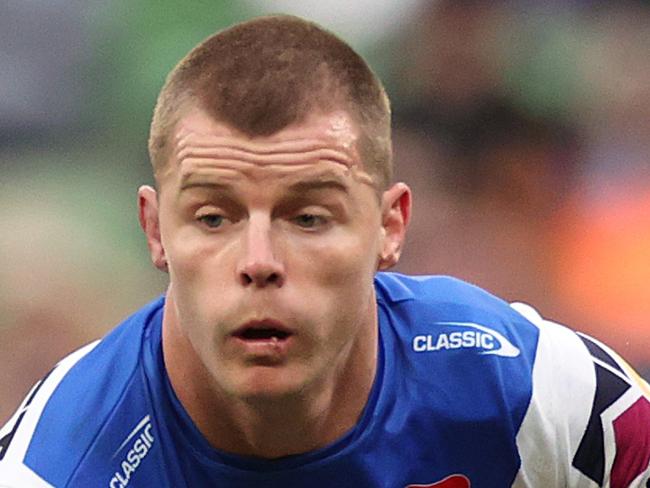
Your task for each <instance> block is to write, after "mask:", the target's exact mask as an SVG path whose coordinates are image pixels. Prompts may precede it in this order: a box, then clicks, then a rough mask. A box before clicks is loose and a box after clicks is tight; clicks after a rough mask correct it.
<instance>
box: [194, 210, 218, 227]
mask: <svg viewBox="0 0 650 488" xmlns="http://www.w3.org/2000/svg"><path fill="white" fill-rule="evenodd" d="M197 220H198V221H199V222H202V223H204V224H205V225H207V226H208V227H210V228H211V229H215V228H217V227H220V226H221V224H223V220H224V219H223V215H218V214H210V215H203V216H201V217H199V218H198V219H197Z"/></svg>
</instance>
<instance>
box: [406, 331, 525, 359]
mask: <svg viewBox="0 0 650 488" xmlns="http://www.w3.org/2000/svg"><path fill="white" fill-rule="evenodd" d="M437 324H438V325H442V326H450V327H455V328H459V329H465V330H457V331H452V332H440V333H438V334H422V335H416V336H415V337H414V338H413V344H412V345H413V350H414V351H415V352H440V351H449V350H454V349H477V350H480V353H479V354H492V355H495V356H502V357H506V358H516V357H517V356H519V354H520V353H521V352H520V351H519V349H518V348H517V347H515V346H514V345H513V344H512V343H511V342H510V341H509V340H508V339H507V338H506V337H504V336H503V334H501V333H499V332H497V331H496V330H494V329H490V328H489V327H486V326H484V325H481V324H476V323H474V322H437Z"/></svg>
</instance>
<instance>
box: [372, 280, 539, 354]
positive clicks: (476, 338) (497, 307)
mask: <svg viewBox="0 0 650 488" xmlns="http://www.w3.org/2000/svg"><path fill="white" fill-rule="evenodd" d="M376 288H377V295H378V302H379V303H380V305H383V306H384V308H385V309H387V310H388V311H389V313H390V314H391V317H392V319H393V320H392V325H393V327H394V328H395V329H397V331H398V333H399V334H401V335H403V336H404V335H406V336H408V337H411V339H412V341H411V342H412V347H413V349H414V350H415V352H423V349H422V348H423V347H425V343H424V342H423V341H424V340H425V339H426V350H427V351H428V352H438V351H441V348H443V349H461V350H465V349H471V350H472V351H473V352H474V353H477V354H482V355H487V356H492V355H494V356H509V357H513V358H514V357H520V359H523V360H524V361H525V362H527V363H528V364H530V365H532V363H533V361H534V355H535V351H536V348H537V340H538V335H539V329H538V327H536V326H535V325H534V324H533V323H531V322H530V320H529V319H528V318H527V317H525V316H524V315H522V314H521V313H520V312H519V311H518V310H516V309H514V308H513V307H511V306H510V304H509V303H508V302H506V301H504V300H502V299H500V298H498V297H496V296H494V295H492V294H491V293H489V292H487V291H485V290H483V289H481V288H479V287H478V286H475V285H472V284H470V283H467V282H464V281H461V280H459V279H456V278H452V277H448V276H406V275H401V274H397V273H379V274H378V275H377V277H376ZM463 337H464V341H463ZM459 338H460V339H459ZM405 339H406V337H402V340H405ZM470 342H472V344H470ZM518 351H521V352H522V353H523V354H521V355H520V354H518Z"/></svg>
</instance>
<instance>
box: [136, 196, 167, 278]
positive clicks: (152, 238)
mask: <svg viewBox="0 0 650 488" xmlns="http://www.w3.org/2000/svg"><path fill="white" fill-rule="evenodd" d="M138 216H139V218H140V227H142V230H143V231H144V234H145V235H146V236H147V245H148V246H149V253H150V254H151V261H152V262H153V264H154V266H155V267H156V268H158V269H159V270H160V271H165V272H167V258H166V257H165V249H164V248H163V245H162V240H161V239H160V218H159V216H158V198H157V196H156V190H154V189H153V188H152V187H150V186H148V185H143V186H141V187H140V188H139V189H138Z"/></svg>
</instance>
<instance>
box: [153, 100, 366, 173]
mask: <svg viewBox="0 0 650 488" xmlns="http://www.w3.org/2000/svg"><path fill="white" fill-rule="evenodd" d="M358 140H359V130H358V128H357V126H356V124H355V123H354V122H353V119H352V117H350V115H349V114H348V113H347V112H345V111H343V110H341V111H333V112H330V113H328V114H322V113H312V114H310V115H309V116H308V117H307V118H306V120H304V121H302V122H301V123H298V124H294V125H292V126H289V127H286V128H285V129H282V130H280V131H279V132H277V133H276V134H273V135H270V136H258V137H250V136H247V135H245V134H242V133H241V132H239V131H237V130H235V129H233V128H232V127H229V126H228V125H226V124H223V123H220V122H218V121H216V120H214V119H213V118H211V117H210V116H208V115H207V114H206V113H205V112H203V111H201V110H199V109H193V110H190V111H189V112H187V113H186V114H185V115H184V116H183V117H182V118H181V119H180V120H179V122H178V123H177V124H176V126H175V127H174V130H173V133H172V144H173V147H172V151H171V157H170V159H169V161H168V162H167V164H166V166H165V168H164V170H163V171H162V172H161V175H160V179H161V180H165V181H168V180H171V181H176V182H177V183H178V184H179V185H180V186H183V185H184V184H187V183H188V182H189V181H195V180H197V179H198V180H201V179H202V178H213V179H214V178H216V179H219V180H233V179H234V180H236V179H241V178H252V179H269V178H281V179H294V178H300V177H301V176H307V175H309V176H312V177H320V178H323V177H325V176H326V175H329V176H337V177H340V178H345V179H352V180H355V181H357V182H359V183H364V184H370V185H373V186H374V181H373V179H372V178H371V176H370V175H369V174H367V173H366V172H365V171H364V169H363V167H362V163H361V158H360V156H359V152H358Z"/></svg>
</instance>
